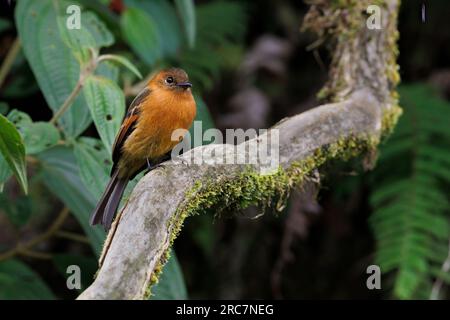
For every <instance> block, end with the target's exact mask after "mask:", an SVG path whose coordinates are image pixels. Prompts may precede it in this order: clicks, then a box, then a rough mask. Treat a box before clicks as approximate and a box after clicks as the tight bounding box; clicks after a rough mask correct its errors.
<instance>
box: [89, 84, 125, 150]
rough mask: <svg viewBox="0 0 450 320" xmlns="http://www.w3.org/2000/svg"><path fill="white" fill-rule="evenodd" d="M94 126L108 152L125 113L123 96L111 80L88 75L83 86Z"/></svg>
mask: <svg viewBox="0 0 450 320" xmlns="http://www.w3.org/2000/svg"><path fill="white" fill-rule="evenodd" d="M83 93H84V96H85V97H86V101H87V103H88V106H89V109H90V110H91V115H92V118H93V119H94V123H95V127H96V128H97V131H98V133H99V135H100V138H101V139H102V141H103V143H104V145H105V147H106V149H107V150H108V153H109V154H111V153H112V145H113V143H114V140H115V137H116V134H117V132H118V131H119V128H120V125H121V123H122V119H123V117H124V115H125V97H124V95H123V92H122V90H121V89H120V88H119V87H118V86H117V84H115V83H114V82H113V81H111V80H109V79H106V78H103V77H99V76H90V77H89V78H87V79H86V82H85V84H84V88H83Z"/></svg>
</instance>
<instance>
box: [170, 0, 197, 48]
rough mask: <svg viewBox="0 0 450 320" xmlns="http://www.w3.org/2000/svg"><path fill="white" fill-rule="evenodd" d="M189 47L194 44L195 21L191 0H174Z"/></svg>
mask: <svg viewBox="0 0 450 320" xmlns="http://www.w3.org/2000/svg"><path fill="white" fill-rule="evenodd" d="M175 4H176V5H177V9H178V14H179V15H180V17H181V21H182V22H183V26H184V30H185V33H186V37H187V40H188V44H189V47H190V48H193V47H194V45H195V33H196V21H195V7H194V1H193V0H175Z"/></svg>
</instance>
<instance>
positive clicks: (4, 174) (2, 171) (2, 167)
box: [0, 153, 12, 192]
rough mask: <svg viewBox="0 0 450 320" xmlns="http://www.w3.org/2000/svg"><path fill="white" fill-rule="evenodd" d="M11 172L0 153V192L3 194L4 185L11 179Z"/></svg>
mask: <svg viewBox="0 0 450 320" xmlns="http://www.w3.org/2000/svg"><path fill="white" fill-rule="evenodd" d="M11 175H12V171H11V169H10V168H9V166H8V163H7V162H6V160H5V158H4V157H3V156H2V154H1V153H0V192H3V187H4V183H5V182H6V180H8V179H9V177H11Z"/></svg>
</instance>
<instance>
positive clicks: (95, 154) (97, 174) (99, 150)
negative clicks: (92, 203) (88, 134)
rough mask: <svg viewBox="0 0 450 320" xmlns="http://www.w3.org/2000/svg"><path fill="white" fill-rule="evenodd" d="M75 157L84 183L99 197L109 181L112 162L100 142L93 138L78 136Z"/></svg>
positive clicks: (96, 197)
mask: <svg viewBox="0 0 450 320" xmlns="http://www.w3.org/2000/svg"><path fill="white" fill-rule="evenodd" d="M74 153H75V158H76V159H77V163H78V167H79V168H80V174H81V179H82V180H83V182H84V185H85V186H86V187H87V188H88V189H89V191H90V192H91V193H92V194H93V195H94V197H95V199H100V197H101V195H102V193H103V191H104V190H105V187H106V185H107V184H108V181H109V173H110V171H111V166H112V162H111V160H110V155H109V154H108V153H107V152H106V149H105V147H104V146H103V144H102V142H101V141H100V140H97V139H93V138H80V139H78V141H77V142H76V143H75V148H74Z"/></svg>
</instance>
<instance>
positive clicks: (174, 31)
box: [125, 0, 182, 57]
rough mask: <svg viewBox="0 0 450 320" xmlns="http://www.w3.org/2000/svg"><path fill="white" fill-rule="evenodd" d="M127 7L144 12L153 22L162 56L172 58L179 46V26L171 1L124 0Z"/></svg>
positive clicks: (180, 34)
mask: <svg viewBox="0 0 450 320" xmlns="http://www.w3.org/2000/svg"><path fill="white" fill-rule="evenodd" d="M125 5H126V6H127V7H134V8H138V9H141V10H143V11H145V13H147V14H148V15H149V16H150V17H151V18H152V19H153V21H154V22H155V27H156V33H157V35H158V43H159V44H160V46H161V51H162V54H163V55H164V56H166V57H167V56H173V55H174V54H176V53H177V52H178V50H179V48H180V45H181V36H182V33H181V26H180V21H179V19H178V17H177V13H176V10H175V8H174V7H173V5H172V3H171V1H166V0H152V1H142V0H125Z"/></svg>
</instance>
